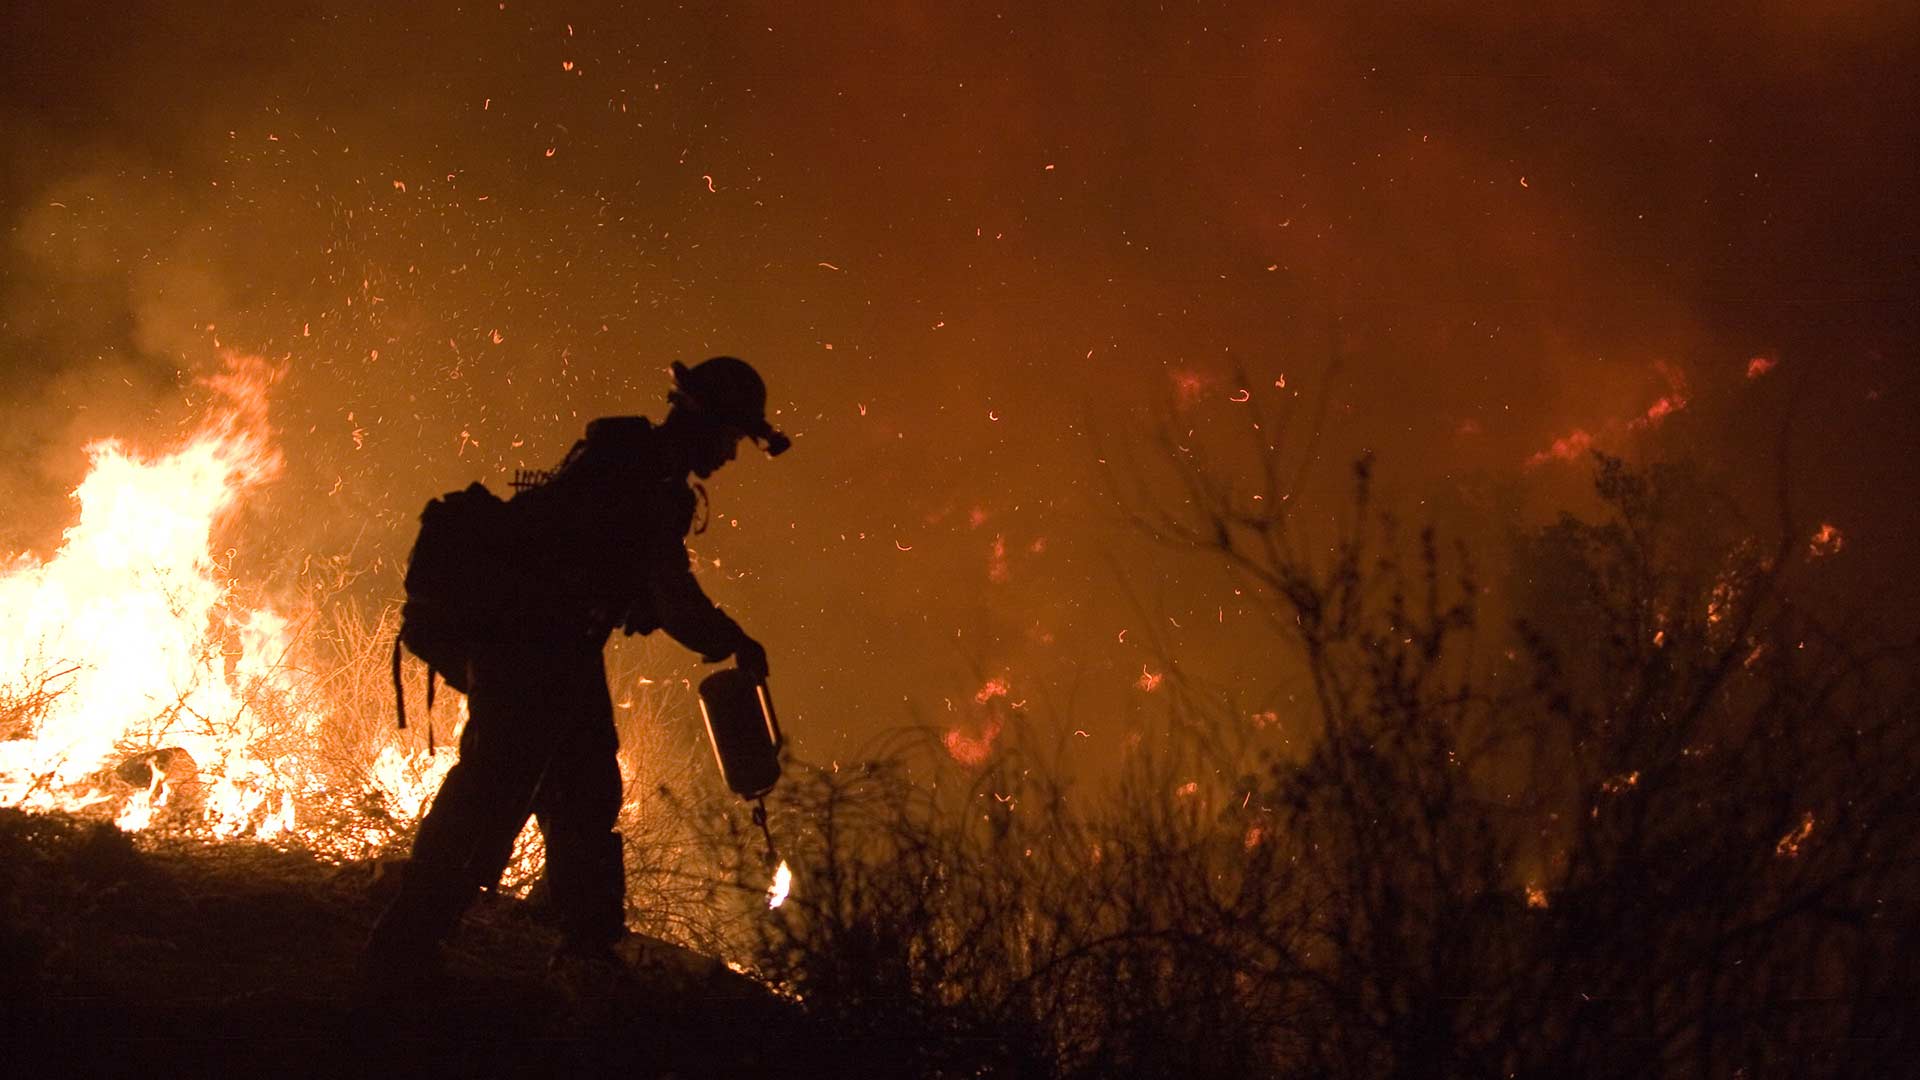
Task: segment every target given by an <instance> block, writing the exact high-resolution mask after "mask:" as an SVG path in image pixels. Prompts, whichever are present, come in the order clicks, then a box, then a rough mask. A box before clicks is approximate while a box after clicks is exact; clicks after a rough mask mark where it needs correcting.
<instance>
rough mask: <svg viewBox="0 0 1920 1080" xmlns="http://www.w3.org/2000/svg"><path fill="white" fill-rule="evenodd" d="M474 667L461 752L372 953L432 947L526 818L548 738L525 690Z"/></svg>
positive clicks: (495, 867)
mask: <svg viewBox="0 0 1920 1080" xmlns="http://www.w3.org/2000/svg"><path fill="white" fill-rule="evenodd" d="M514 689H515V688H514V687H513V685H512V684H511V683H510V682H504V681H502V680H496V681H495V682H494V683H493V684H488V683H486V682H484V681H482V679H481V678H479V677H476V680H475V684H474V687H473V690H474V693H473V696H472V697H471V698H470V699H469V701H468V718H467V726H466V730H465V731H464V732H462V733H461V737H460V760H459V762H458V763H457V764H455V765H454V767H453V768H452V769H451V770H449V771H448V773H447V778H446V780H444V781H443V782H442V783H441V785H440V791H439V793H438V794H436V795H435V796H434V799H433V808H432V809H431V810H430V811H428V813H427V817H426V820H424V821H422V822H421V823H420V832H419V835H418V836H416V837H415V839H414V845H413V854H412V857H411V858H410V859H409V860H408V863H407V866H406V869H405V871H404V874H403V876H402V878H401V886H400V893H399V895H398V896H397V897H395V899H394V902H393V904H392V905H391V906H390V907H389V908H388V909H387V911H386V913H385V914H384V915H383V916H382V917H381V919H380V921H379V923H378V924H376V925H375V927H374V932H373V938H372V940H371V941H370V942H369V944H368V952H369V953H370V954H375V955H382V956H392V957H406V958H414V957H420V956H427V955H431V954H432V953H433V952H434V951H435V950H437V949H438V947H439V945H440V943H441V942H442V941H444V940H445V939H446V938H447V936H448V935H449V934H451V933H452V931H453V928H454V927H455V925H456V924H457V923H458V922H459V920H460V915H461V913H462V912H463V911H465V910H466V908H467V906H468V905H469V904H470V903H472V901H473V898H474V897H475V895H477V894H478V893H479V891H480V890H481V889H482V888H485V887H488V886H490V885H492V884H493V883H494V881H496V880H497V879H498V877H499V874H500V869H501V867H502V866H503V865H504V859H503V858H502V857H501V856H500V852H502V851H511V850H512V845H513V840H514V837H516V836H518V835H519V833H520V829H521V827H522V826H523V825H524V824H525V823H526V820H527V815H528V813H529V812H530V810H531V808H532V802H533V793H534V791H535V789H536V788H537V786H538V784H539V782H540V774H541V772H542V770H543V769H544V767H545V764H546V759H547V756H548V751H549V749H550V748H549V746H548V745H547V744H546V742H545V740H543V739H542V738H541V737H540V736H541V734H542V732H541V725H540V724H539V722H538V721H539V719H540V718H539V717H530V716H528V715H527V711H528V710H527V707H526V703H525V701H524V698H525V696H526V695H523V694H519V693H515V692H514Z"/></svg>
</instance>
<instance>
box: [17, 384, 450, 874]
mask: <svg viewBox="0 0 1920 1080" xmlns="http://www.w3.org/2000/svg"><path fill="white" fill-rule="evenodd" d="M277 375H278V373H277V372H276V371H275V370H274V369H273V368H272V367H271V366H270V365H268V364H266V363H264V362H262V361H260V360H257V359H252V358H242V357H235V358H230V359H229V361H228V365H227V369H226V371H225V372H224V373H222V374H221V375H218V376H216V377H214V378H211V379H208V380H206V382H205V385H207V386H208V387H209V388H211V389H212V390H214V391H215V392H216V395H217V401H216V404H215V406H214V408H213V409H212V411H211V413H210V415H209V416H208V418H207V420H206V421H205V423H204V424H203V425H202V426H201V427H200V429H199V430H198V431H197V432H196V433H194V434H193V435H191V436H189V437H187V438H185V439H183V440H182V441H181V442H180V443H179V444H178V445H177V446H176V447H174V448H173V449H171V450H168V451H166V452H163V453H159V454H155V455H151V456H147V455H141V454H137V453H134V452H132V451H130V450H129V449H127V448H126V447H125V446H123V445H122V444H120V443H119V442H117V441H113V440H107V441H103V442H99V443H95V444H93V445H91V446H89V447H87V450H86V452H87V455H88V457H89V458H90V459H91V468H90V470H89V471H88V473H87V476H86V479H85V480H84V481H83V482H82V483H81V484H80V486H79V487H78V489H77V490H75V492H74V497H75V499H76V500H77V502H78V504H79V518H78V520H77V521H76V522H75V523H74V524H73V525H72V526H71V527H69V528H68V529H67V530H66V532H65V533H64V535H63V537H62V540H61V543H60V546H59V549H58V550H57V551H56V552H55V553H54V554H53V555H52V556H51V557H50V558H46V559H44V560H42V559H39V558H35V557H32V556H26V555H22V556H16V557H14V558H13V559H11V560H10V562H9V564H8V565H7V566H6V567H5V568H4V570H0V680H5V681H4V682H0V687H4V689H0V695H4V696H0V805H14V806H24V807H28V808H35V809H64V810H70V811H85V812H92V813H104V814H107V815H110V816H111V817H113V818H114V820H116V821H117V822H118V824H120V825H121V826H122V827H123V828H127V829H130V830H138V829H145V828H149V827H152V826H154V825H156V824H157V823H159V822H161V821H166V822H168V823H169V824H171V825H174V826H177V827H180V828H182V829H185V830H189V831H192V832H196V833H201V834H206V835H211V836H214V837H217V838H231V837H240V836H251V837H259V838H290V837H293V838H300V839H306V840H311V841H314V842H316V845H317V846H319V847H322V848H325V849H339V848H341V846H342V845H343V844H345V845H347V846H354V845H356V844H357V845H360V846H363V847H364V846H365V845H366V844H368V843H377V842H378V841H379V840H380V839H381V837H379V836H374V835H369V834H367V833H366V832H365V831H362V832H361V833H360V834H359V835H351V836H342V835H340V831H339V829H338V828H337V823H335V827H334V828H330V829H328V830H326V831H325V834H324V835H319V834H313V835H309V833H311V832H312V830H308V829H306V828H305V827H304V823H303V822H302V820H301V810H300V808H301V806H302V804H303V802H305V801H306V800H307V799H308V797H309V796H313V795H315V794H316V793H317V792H318V791H319V790H320V789H321V788H322V787H323V786H324V783H325V781H326V779H327V778H326V777H323V776H322V775H321V770H320V769H319V763H318V762H317V760H316V757H315V755H314V754H313V752H312V747H313V745H314V740H315V737H316V736H317V735H318V734H319V733H320V731H321V730H322V727H323V725H324V724H325V722H326V721H327V719H328V715H327V704H326V701H325V699H324V697H323V695H322V693H321V690H322V683H321V680H320V679H319V677H318V676H317V675H316V674H315V671H316V665H314V664H313V663H312V662H311V659H312V658H311V657H308V656H305V655H302V653H303V649H302V643H303V641H304V638H303V637H302V635H300V634H298V633H296V630H297V627H296V626H295V625H294V620H290V619H289V618H288V617H287V616H286V615H284V614H282V613H281V611H279V610H276V609H275V607H273V606H272V605H269V604H264V603H262V604H249V603H246V602H243V600H242V597H241V595H240V590H239V588H238V586H237V584H236V582H235V580H234V578H233V576H232V573H231V567H232V563H233V559H234V558H235V552H233V551H231V550H228V549H224V548H222V547H220V546H219V545H218V544H217V543H216V538H217V536H218V534H219V531H220V527H221V526H222V524H223V523H225V522H226V521H227V520H228V519H229V518H230V517H231V515H232V514H233V512H234V511H235V510H236V509H237V508H238V507H239V506H240V505H241V503H242V501H243V499H244V498H245V497H246V496H248V495H249V494H251V493H253V492H256V491H257V490H258V489H260V488H261V487H262V486H263V485H265V484H267V483H269V482H270V481H272V480H273V479H274V478H275V477H276V476H277V475H278V474H279V472H280V471H281V467H282V459H281V456H280V454H279V452H278V450H277V449H276V448H275V447H274V444H273V442H272V440H271V438H270V433H269V428H268V426H267V399H266V394H267V390H268V388H269V387H270V386H271V384H272V383H273V382H274V380H275V379H276V378H277ZM440 757H442V758H448V756H447V755H440ZM449 764H450V759H449V760H444V761H442V760H431V759H425V757H424V755H416V754H408V753H407V752H406V751H404V750H402V749H401V748H400V747H399V746H397V745H392V746H388V747H386V748H385V749H384V750H383V751H381V752H380V753H379V755H378V757H377V758H376V759H375V760H373V761H372V762H371V764H370V766H369V767H368V768H367V769H366V770H365V771H366V773H367V776H366V781H367V783H368V785H369V786H370V787H371V788H372V789H373V790H376V791H378V792H379V793H381V794H382V795H383V796H384V798H385V801H386V802H387V804H388V805H386V806H385V808H384V811H383V814H382V815H381V817H382V818H383V819H385V820H393V821H398V820H401V819H402V818H403V816H404V815H412V814H417V813H418V810H419V805H420V803H421V802H422V801H423V800H424V798H425V796H426V794H427V793H428V792H430V791H431V790H432V789H433V786H434V785H435V784H436V783H437V781H438V779H439V776H440V775H441V774H442V773H444V771H445V769H446V768H447V767H448V765H449ZM374 831H375V832H379V831H382V830H380V829H378V828H375V829H374ZM342 853H344V852H342Z"/></svg>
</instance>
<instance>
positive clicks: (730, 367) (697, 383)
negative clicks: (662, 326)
mask: <svg viewBox="0 0 1920 1080" xmlns="http://www.w3.org/2000/svg"><path fill="white" fill-rule="evenodd" d="M667 400H668V401H670V402H672V403H673V404H674V405H677V406H679V407H681V408H685V409H690V410H692V411H694V412H697V413H702V414H705V415H706V416H708V417H711V418H712V419H714V420H717V421H719V422H720V423H723V424H727V425H729V426H732V427H736V428H739V429H740V430H741V431H744V432H746V433H747V435H748V436H749V437H751V438H752V439H753V440H754V441H755V442H757V443H759V444H760V446H761V447H762V448H763V449H765V450H766V452H767V454H768V455H769V456H778V455H780V454H781V453H784V452H785V451H786V449H787V447H788V446H790V445H792V441H791V440H790V439H788V438H787V437H786V436H785V435H783V434H781V433H780V432H778V431H775V430H774V429H773V425H771V424H769V423H767V384H766V383H765V382H762V381H761V379H760V373H759V372H757V371H755V370H753V365H752V364H749V363H747V362H746V361H745V360H742V359H740V358H738V357H734V356H716V357H714V358H712V359H711V360H702V361H700V362H699V363H697V364H695V365H693V366H692V367H688V366H686V365H685V364H682V363H680V362H679V361H677V360H676V361H674V364H673V389H672V390H671V391H670V392H668V394H667Z"/></svg>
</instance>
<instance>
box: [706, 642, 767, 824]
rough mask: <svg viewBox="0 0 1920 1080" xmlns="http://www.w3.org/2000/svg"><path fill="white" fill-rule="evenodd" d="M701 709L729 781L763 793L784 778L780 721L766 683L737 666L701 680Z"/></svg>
mask: <svg viewBox="0 0 1920 1080" xmlns="http://www.w3.org/2000/svg"><path fill="white" fill-rule="evenodd" d="M700 715H701V716H702V717H703V718H704V719H705V720H706V722H707V738H709V739H711V740H713V756H714V760H716V761H718V762H719V763H720V776H721V778H722V779H724V780H725V781H726V782H727V787H729V788H731V789H733V791H734V793H735V794H737V795H739V796H740V797H741V798H743V799H760V798H763V797H765V796H766V794H767V792H769V791H772V790H773V786H774V785H775V784H777V783H779V782H780V747H781V746H782V745H784V743H785V741H786V740H785V739H784V738H783V737H782V736H781V734H780V721H779V719H778V718H777V717H775V716H774V713H773V695H772V694H770V693H768V692H767V684H766V683H764V682H762V681H760V680H759V679H757V678H755V677H754V676H753V675H752V674H751V673H749V672H746V671H743V670H741V669H739V668H737V667H736V668H727V669H725V670H722V671H716V672H714V673H713V674H711V675H709V676H707V677H706V678H704V679H702V680H700Z"/></svg>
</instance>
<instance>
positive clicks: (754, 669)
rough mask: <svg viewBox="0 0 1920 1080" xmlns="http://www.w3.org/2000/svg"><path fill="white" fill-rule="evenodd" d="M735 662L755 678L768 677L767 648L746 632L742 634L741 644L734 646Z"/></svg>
mask: <svg viewBox="0 0 1920 1080" xmlns="http://www.w3.org/2000/svg"><path fill="white" fill-rule="evenodd" d="M733 662H734V663H736V664H738V665H739V666H740V670H742V671H745V672H748V673H750V674H752V675H753V676H754V677H755V678H758V679H765V678H766V677H767V650H766V649H765V648H764V647H763V646H761V644H760V643H759V642H757V641H755V640H753V639H752V638H750V637H748V636H747V635H745V634H741V635H740V644H738V645H736V646H734V649H733Z"/></svg>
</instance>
